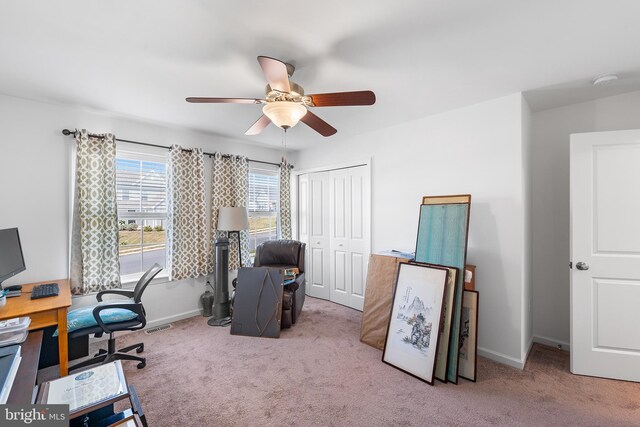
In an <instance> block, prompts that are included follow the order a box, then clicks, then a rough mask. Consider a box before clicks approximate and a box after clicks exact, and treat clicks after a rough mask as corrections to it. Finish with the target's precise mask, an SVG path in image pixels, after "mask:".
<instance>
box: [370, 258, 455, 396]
mask: <svg viewBox="0 0 640 427" xmlns="http://www.w3.org/2000/svg"><path fill="white" fill-rule="evenodd" d="M448 274H449V270H448V269H447V268H445V267H436V266H427V265H423V264H410V263H404V262H403V263H400V265H399V268H398V274H397V276H396V285H395V288H394V293H393V303H392V306H391V316H390V317H389V327H388V328H387V336H386V341H385V345H384V351H383V353H382V361H383V362H384V363H386V364H388V365H391V366H393V367H395V368H397V369H399V370H401V371H403V372H405V373H407V374H409V375H412V376H414V377H416V378H418V379H420V380H422V381H424V382H426V383H427V384H429V385H433V382H434V373H435V368H436V360H437V355H438V342H439V339H440V334H439V331H440V328H441V323H442V305H443V301H444V293H445V287H446V283H447V277H448Z"/></svg>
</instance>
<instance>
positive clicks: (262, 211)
mask: <svg viewBox="0 0 640 427" xmlns="http://www.w3.org/2000/svg"><path fill="white" fill-rule="evenodd" d="M279 200H280V174H279V170H278V168H277V167H273V168H269V167H266V166H259V167H253V166H252V167H250V168H249V204H248V211H249V252H250V253H251V256H252V257H253V256H254V255H255V253H256V247H257V246H258V245H259V244H260V243H262V242H264V241H266V240H275V239H277V238H278V227H277V224H278V203H279Z"/></svg>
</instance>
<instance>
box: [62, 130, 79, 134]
mask: <svg viewBox="0 0 640 427" xmlns="http://www.w3.org/2000/svg"><path fill="white" fill-rule="evenodd" d="M62 134H63V135H65V136H69V135H75V134H76V133H75V132H71V131H70V130H69V129H62Z"/></svg>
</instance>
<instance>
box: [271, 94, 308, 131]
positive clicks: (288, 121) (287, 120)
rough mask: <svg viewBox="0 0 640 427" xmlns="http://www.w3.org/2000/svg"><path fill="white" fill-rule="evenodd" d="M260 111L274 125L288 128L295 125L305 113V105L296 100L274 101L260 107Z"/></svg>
mask: <svg viewBox="0 0 640 427" xmlns="http://www.w3.org/2000/svg"><path fill="white" fill-rule="evenodd" d="M262 112H263V113H264V114H265V116H267V117H269V119H270V120H271V121H272V122H273V123H274V124H275V125H276V126H278V127H281V128H283V129H288V128H291V127H294V126H295V125H297V124H298V122H299V121H300V119H301V118H302V117H304V115H305V114H307V107H305V106H304V105H301V104H298V103H296V102H290V101H274V102H269V103H268V104H266V105H265V106H264V107H262Z"/></svg>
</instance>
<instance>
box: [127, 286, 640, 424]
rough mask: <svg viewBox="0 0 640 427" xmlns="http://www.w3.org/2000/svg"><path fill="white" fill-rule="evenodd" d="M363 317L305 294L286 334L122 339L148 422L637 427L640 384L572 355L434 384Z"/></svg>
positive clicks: (186, 331) (183, 328)
mask: <svg viewBox="0 0 640 427" xmlns="http://www.w3.org/2000/svg"><path fill="white" fill-rule="evenodd" d="M360 317H361V313H360V312H357V311H355V310H351V309H349V308H346V307H343V306H340V305H337V304H333V303H330V302H327V301H322V300H318V299H313V298H307V301H306V303H305V306H304V310H303V313H302V316H301V318H300V319H299V322H298V323H297V324H296V325H295V326H294V327H293V328H292V329H289V330H285V331H283V333H282V335H281V337H280V338H279V339H267V338H251V337H239V336H231V335H230V334H229V328H217V327H211V326H208V325H207V323H206V321H207V319H205V318H202V317H195V318H191V319H187V320H184V321H180V322H176V323H174V328H173V329H170V330H167V331H162V332H159V333H155V334H152V335H145V334H143V333H141V332H138V333H134V334H129V335H126V336H124V337H120V338H119V339H118V347H123V346H124V345H126V344H132V343H134V342H138V341H144V342H145V352H144V354H146V356H147V366H146V368H144V369H142V370H138V369H136V368H135V364H134V363H126V362H125V363H124V365H125V367H126V368H125V369H126V374H127V377H128V379H129V381H130V382H131V383H132V384H134V385H135V386H136V388H137V390H138V393H139V396H140V400H141V401H142V405H143V408H144V409H145V412H146V414H147V419H148V421H149V422H150V425H151V426H154V427H156V426H161V427H163V426H279V425H292V426H311V425H318V426H426V425H474V426H477V425H505V426H519V425H581V426H585V425H593V426H612V425H640V384H637V383H628V382H622V381H612V380H605V379H598V378H589V377H580V376H575V375H571V374H570V373H569V358H568V353H566V352H562V351H559V350H556V349H553V348H549V347H544V346H539V345H536V346H534V348H533V350H532V353H531V357H530V359H529V362H528V363H527V366H526V368H525V369H524V371H520V370H517V369H514V368H510V367H507V366H503V365H500V364H497V363H494V362H492V361H489V360H487V359H483V358H480V359H479V362H478V370H479V373H478V382H477V383H471V382H467V381H464V380H462V381H461V383H460V384H459V385H453V384H442V383H438V382H436V383H435V386H433V387H431V386H429V385H427V384H425V383H423V382H421V381H419V380H417V379H415V378H413V377H411V376H409V375H406V374H405V373H403V372H401V371H399V370H397V369H395V368H393V367H391V366H389V365H386V364H384V363H382V362H381V361H380V359H381V357H382V352H380V351H379V350H376V349H374V348H372V347H369V346H368V345H365V344H362V343H361V342H360V341H359V331H360Z"/></svg>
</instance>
